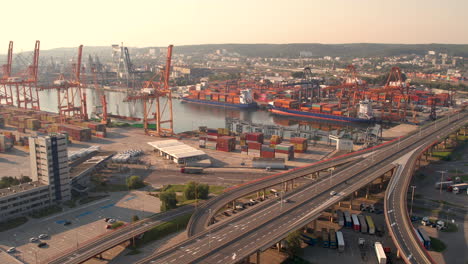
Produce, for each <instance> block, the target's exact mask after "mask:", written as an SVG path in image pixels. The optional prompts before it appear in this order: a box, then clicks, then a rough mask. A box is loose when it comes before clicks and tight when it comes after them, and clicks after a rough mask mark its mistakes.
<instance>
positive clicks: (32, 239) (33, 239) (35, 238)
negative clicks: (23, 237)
mask: <svg viewBox="0 0 468 264" xmlns="http://www.w3.org/2000/svg"><path fill="white" fill-rule="evenodd" d="M38 240H39V239H38V238H37V237H31V238H30V239H29V242H31V243H34V242H37V241H38Z"/></svg>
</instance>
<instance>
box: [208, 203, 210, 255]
mask: <svg viewBox="0 0 468 264" xmlns="http://www.w3.org/2000/svg"><path fill="white" fill-rule="evenodd" d="M208 211H209V217H210V219H211V208H210V209H208ZM208 248H209V249H211V228H210V229H209V232H208Z"/></svg>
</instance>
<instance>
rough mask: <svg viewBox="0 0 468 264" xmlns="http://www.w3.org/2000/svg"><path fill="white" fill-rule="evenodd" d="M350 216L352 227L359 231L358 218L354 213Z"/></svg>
mask: <svg viewBox="0 0 468 264" xmlns="http://www.w3.org/2000/svg"><path fill="white" fill-rule="evenodd" d="M351 218H352V219H353V229H354V230H355V231H361V225H360V224H359V219H358V217H357V215H356V214H352V215H351Z"/></svg>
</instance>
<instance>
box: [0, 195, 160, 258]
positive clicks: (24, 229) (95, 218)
mask: <svg viewBox="0 0 468 264" xmlns="http://www.w3.org/2000/svg"><path fill="white" fill-rule="evenodd" d="M159 207H160V202H159V199H158V198H155V197H153V196H150V195H147V194H146V193H145V192H143V191H132V192H130V193H128V192H118V193H112V194H110V196H109V197H107V198H103V199H100V200H97V201H94V202H92V203H89V204H86V205H82V206H79V207H76V208H73V209H68V210H66V211H64V212H61V213H58V214H56V215H52V216H49V217H44V218H41V219H29V221H28V222H27V223H26V224H24V225H22V226H19V227H17V228H15V229H12V230H9V231H5V232H2V233H0V236H1V238H0V247H1V248H3V249H4V250H7V249H8V248H10V247H16V249H17V251H16V253H14V255H15V256H16V257H18V258H19V259H20V260H22V261H24V262H26V263H39V262H41V261H44V260H46V259H48V258H50V257H53V256H54V255H57V254H59V253H60V252H63V251H66V250H70V249H73V248H74V247H77V246H79V245H80V244H81V243H84V242H86V241H89V240H93V239H95V238H96V237H98V236H100V235H102V234H104V233H106V232H112V231H111V230H108V229H106V225H107V223H105V221H104V218H114V219H116V220H117V221H123V222H130V221H131V218H132V216H133V215H138V216H139V218H140V219H141V218H143V217H146V216H149V215H152V214H154V213H156V212H159ZM65 221H70V222H71V224H70V225H67V226H65V225H64V223H65ZM39 234H48V235H49V236H48V238H46V239H42V240H41V241H43V242H46V243H47V246H46V247H44V248H39V247H38V242H36V243H30V242H29V239H30V238H31V237H37V236H38V235H39Z"/></svg>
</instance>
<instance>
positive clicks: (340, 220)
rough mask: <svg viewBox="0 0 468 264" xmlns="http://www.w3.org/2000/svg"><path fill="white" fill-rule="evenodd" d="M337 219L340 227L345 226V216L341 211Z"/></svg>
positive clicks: (338, 212)
mask: <svg viewBox="0 0 468 264" xmlns="http://www.w3.org/2000/svg"><path fill="white" fill-rule="evenodd" d="M336 218H337V222H338V225H339V226H344V224H345V220H344V214H343V212H342V211H341V210H337V211H336Z"/></svg>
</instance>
